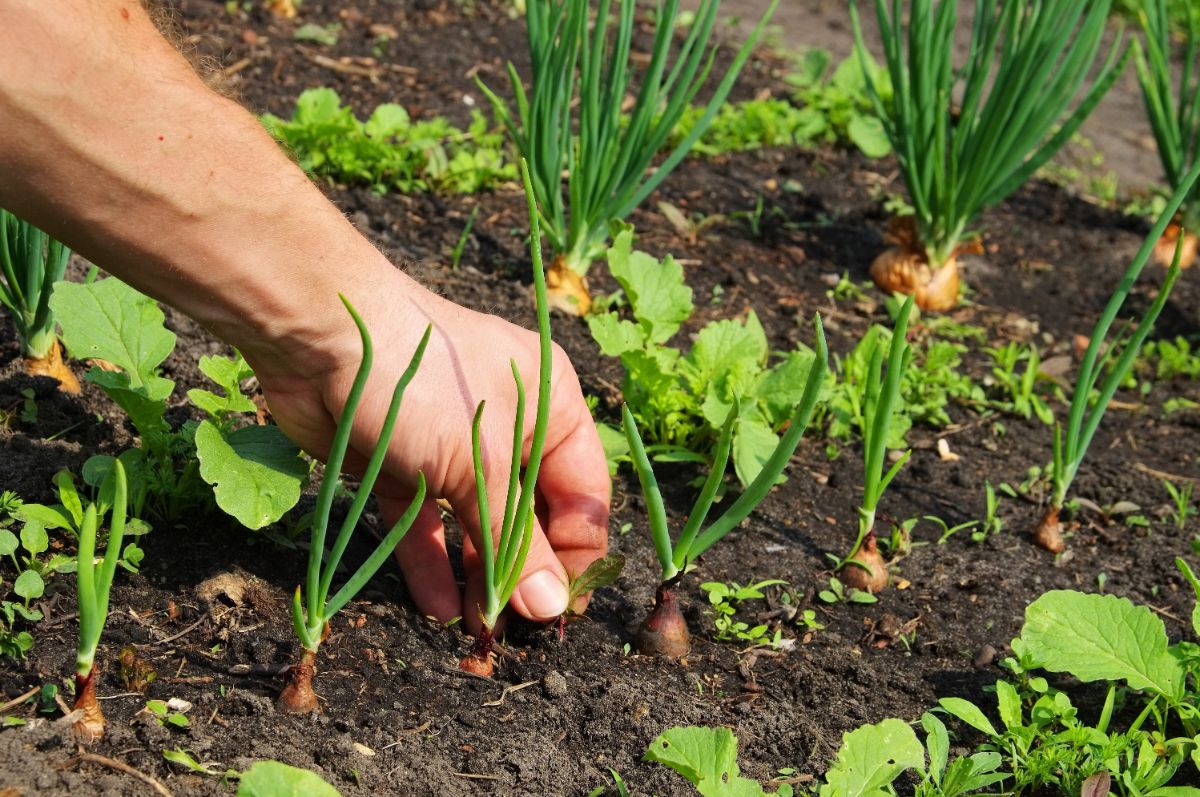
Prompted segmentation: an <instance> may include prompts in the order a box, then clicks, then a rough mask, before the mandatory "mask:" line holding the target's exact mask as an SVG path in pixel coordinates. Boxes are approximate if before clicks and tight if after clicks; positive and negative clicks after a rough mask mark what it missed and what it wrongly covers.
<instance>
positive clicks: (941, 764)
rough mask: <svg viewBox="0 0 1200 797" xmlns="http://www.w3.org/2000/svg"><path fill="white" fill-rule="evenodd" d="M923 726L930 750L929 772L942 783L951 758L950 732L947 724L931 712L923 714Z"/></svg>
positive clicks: (934, 779) (927, 747) (936, 780)
mask: <svg viewBox="0 0 1200 797" xmlns="http://www.w3.org/2000/svg"><path fill="white" fill-rule="evenodd" d="M921 727H923V728H924V729H925V734H926V735H925V747H926V749H928V750H929V772H930V775H932V777H933V782H934V783H938V784H940V783H941V782H942V775H943V774H945V772H946V762H947V761H948V760H949V758H950V734H949V733H947V731H946V725H945V724H944V723H943V722H942V721H941V720H940V719H938V718H937V717H935V716H934V715H933V714H930V713H929V712H925V713H924V714H922V715H921Z"/></svg>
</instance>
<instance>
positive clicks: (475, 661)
mask: <svg viewBox="0 0 1200 797" xmlns="http://www.w3.org/2000/svg"><path fill="white" fill-rule="evenodd" d="M521 178H522V180H523V181H524V183H525V202H526V205H527V207H528V210H529V249H530V254H531V256H532V258H533V288H534V296H535V297H536V299H537V325H538V341H539V347H538V352H539V358H538V399H537V409H536V410H535V415H534V424H533V439H532V441H531V442H530V446H529V459H528V461H527V463H526V465H525V478H524V479H522V478H521V450H522V448H523V443H524V434H525V385H524V383H523V382H522V381H521V373H520V371H519V370H518V369H517V363H516V362H515V361H510V363H509V364H510V365H511V367H512V374H513V381H514V382H516V386H517V412H516V417H515V418H514V419H513V453H512V466H511V467H510V468H509V471H508V491H507V495H506V498H505V501H504V515H503V516H502V518H501V522H500V529H499V534H493V529H492V523H491V517H492V516H491V513H490V506H489V504H488V495H487V482H486V479H485V477H484V469H483V451H482V446H481V444H480V437H479V430H480V424H481V423H482V420H483V406H484V402H482V401H481V402H479V406H478V407H477V408H476V409H475V420H474V422H473V423H472V424H471V456H472V460H473V462H474V465H475V496H476V499H477V501H478V506H479V530H480V534H481V537H482V540H481V544H480V549H479V557H480V560H481V565H482V568H483V590H484V592H483V605H482V606H480V607H478V608H479V615H480V619H481V620H482V625H483V628H482V630H481V631H480V632H479V636H478V637H477V638H476V640H475V644H474V645H473V646H472V647H471V650H470V652H469V653H467V655H466V656H465V657H464V658H463V659H462V661H460V662H459V664H458V666H459V668H460V669H462V670H464V671H466V672H471V673H475V674H476V675H483V676H491V674H492V671H493V670H494V668H495V662H494V658H495V636H494V632H495V628H496V623H497V622H498V621H499V620H500V613H501V612H503V611H504V607H505V606H506V605H508V600H509V598H511V597H512V594H513V591H514V590H516V588H517V580H518V579H519V578H520V577H521V571H522V570H523V569H524V567H525V559H526V558H527V556H528V555H529V545H530V543H531V542H532V540H533V531H534V523H535V517H534V503H533V498H534V489H535V488H536V486H537V477H538V471H539V470H540V469H541V465H542V451H543V449H544V447H545V443H546V426H547V424H548V423H549V420H550V362H551V349H550V306H549V304H548V302H547V299H546V274H545V271H544V267H543V263H542V232H541V229H540V226H539V224H538V212H537V205H536V204H535V201H536V200H535V194H534V190H533V186H532V184H531V177H530V171H529V164H528V163H526V162H525V161H524V160H522V161H521Z"/></svg>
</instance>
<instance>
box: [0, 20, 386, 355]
mask: <svg viewBox="0 0 1200 797" xmlns="http://www.w3.org/2000/svg"><path fill="white" fill-rule="evenodd" d="M0 206H4V207H6V208H8V209H10V210H12V211H13V212H15V213H17V214H18V215H21V216H23V217H25V218H27V219H28V220H30V221H31V222H33V223H35V224H37V225H38V226H40V227H43V228H44V229H46V230H47V231H49V232H50V233H51V234H53V235H55V236H56V237H58V238H60V239H61V240H63V241H64V242H66V243H68V244H69V245H71V246H72V247H73V248H75V249H76V250H77V251H79V252H80V253H81V254H83V255H84V256H86V257H88V258H89V259H90V260H92V261H93V262H95V263H97V264H99V265H100V266H101V267H103V268H104V269H105V270H107V271H110V272H111V273H113V274H115V275H117V276H119V277H121V278H122V279H124V280H126V281H127V282H129V283H131V284H133V285H135V286H136V287H138V288H139V289H141V290H143V291H145V292H146V293H149V294H150V295H152V296H155V297H156V298H158V299H160V300H162V301H165V302H167V303H168V304H171V305H172V306H174V307H177V308H178V309H180V310H182V311H183V312H185V313H187V314H189V315H191V316H192V317H193V318H196V319H197V320H198V321H199V322H200V323H201V324H203V325H204V326H206V327H207V328H208V329H209V330H210V331H211V332H213V333H214V334H216V335H217V336H218V337H221V338H223V339H224V340H227V341H229V342H231V343H233V344H235V345H238V346H241V347H242V348H243V349H248V350H249V351H248V356H250V355H252V354H256V355H257V357H255V358H253V359H264V358H267V357H270V356H272V354H273V353H274V350H277V349H282V348H285V347H289V346H295V345H302V344H303V343H304V342H305V341H312V340H318V339H320V338H322V337H324V336H328V335H329V334H330V333H331V331H330V330H329V329H328V328H327V326H328V324H330V323H344V321H343V319H344V317H345V315H344V312H343V311H341V309H340V306H339V305H338V304H337V298H336V293H337V292H338V291H349V290H350V289H351V288H354V287H357V288H358V289H359V290H360V291H361V290H362V289H363V288H364V286H370V285H371V284H372V282H373V281H376V280H379V281H382V280H386V282H387V283H388V284H389V286H390V288H391V289H393V290H394V288H395V285H396V275H395V274H394V273H392V270H391V267H390V266H389V265H388V264H387V262H386V260H384V258H383V257H382V256H381V255H380V254H379V253H378V252H377V251H376V250H375V249H374V248H373V247H371V246H370V244H369V243H368V242H367V241H365V240H364V239H363V238H362V237H361V236H360V235H358V233H357V232H356V231H355V230H354V228H353V227H352V226H351V225H350V224H349V223H348V222H347V221H346V219H345V218H343V217H342V215H341V214H340V213H339V212H337V210H336V209H335V208H333V206H332V205H330V204H329V202H328V201H327V200H326V199H325V198H324V197H323V196H322V195H321V193H320V191H318V190H317V189H316V188H315V187H314V186H313V185H312V184H311V183H310V182H309V180H308V178H307V177H306V176H305V175H304V173H303V172H302V171H301V170H300V169H298V168H297V167H296V166H295V165H294V164H293V163H291V161H290V160H289V159H288V158H287V157H286V156H285V155H284V154H283V153H282V152H281V151H280V149H279V148H278V147H277V146H276V144H275V143H274V142H273V141H272V140H271V138H270V136H269V135H267V133H266V132H265V131H264V130H263V129H262V127H261V126H260V125H259V124H258V122H257V120H255V119H254V117H253V116H251V115H250V114H249V113H247V112H246V111H245V110H243V109H242V108H240V107H239V106H238V105H236V104H235V103H233V102H230V101H229V100H226V99H224V98H222V97H220V96H219V95H217V94H216V93H214V92H212V91H210V90H209V89H208V88H207V87H206V86H205V85H204V84H203V83H202V82H201V81H200V79H199V78H198V77H197V76H196V75H195V74H194V72H193V71H192V69H191V67H190V66H189V65H188V64H187V63H186V61H185V60H184V59H183V58H182V57H181V56H180V55H179V54H178V53H176V52H175V51H174V50H173V49H172V48H171V46H170V45H169V44H168V43H167V42H166V40H165V39H163V38H162V37H161V36H160V35H159V34H158V32H157V31H156V30H155V28H154V26H153V24H152V22H151V21H150V19H149V18H148V17H147V16H146V14H145V13H144V12H143V11H142V10H141V9H140V7H139V5H138V4H137V2H135V0H62V1H61V2H55V3H53V4H47V3H44V2H42V0H0ZM351 292H352V293H354V292H357V291H351ZM331 319H332V320H331Z"/></svg>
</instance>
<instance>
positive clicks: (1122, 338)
mask: <svg viewBox="0 0 1200 797" xmlns="http://www.w3.org/2000/svg"><path fill="white" fill-rule="evenodd" d="M1197 177H1200V160H1198V161H1196V163H1194V164H1193V165H1192V167H1191V169H1190V170H1189V171H1188V173H1187V174H1186V175H1185V176H1184V178H1183V180H1182V181H1181V182H1180V183H1179V186H1178V188H1176V189H1175V193H1174V194H1173V195H1172V196H1171V198H1170V200H1168V201H1167V207H1166V209H1165V210H1164V211H1163V212H1162V215H1161V216H1159V219H1158V221H1157V222H1156V223H1155V224H1154V227H1153V229H1151V230H1150V235H1149V237H1148V238H1146V240H1145V242H1143V243H1142V246H1141V248H1140V249H1139V250H1138V252H1137V255H1136V256H1135V257H1134V258H1133V262H1132V263H1130V264H1129V268H1127V269H1126V270H1125V275H1124V276H1123V277H1121V282H1120V283H1119V284H1118V285H1117V289H1116V290H1115V291H1114V292H1113V295H1112V297H1111V298H1110V299H1109V300H1108V305H1107V306H1106V307H1105V308H1104V313H1103V315H1101V316H1100V320H1099V321H1097V322H1096V326H1095V328H1094V329H1093V330H1092V337H1091V342H1090V343H1089V344H1088V347H1087V352H1086V353H1085V354H1084V355H1083V361H1082V362H1081V363H1080V364H1079V375H1078V376H1077V377H1076V379H1075V390H1074V394H1073V395H1072V396H1071V410H1070V413H1069V414H1068V415H1067V426H1066V428H1065V429H1064V428H1063V427H1062V425H1061V424H1060V425H1058V426H1056V427H1055V430H1054V460H1053V462H1052V463H1051V468H1050V481H1051V495H1050V505H1049V506H1048V507H1047V508H1046V511H1045V514H1043V515H1042V519H1041V521H1040V522H1039V523H1038V525H1037V528H1036V529H1035V530H1034V535H1033V536H1034V541H1035V542H1037V544H1038V545H1040V546H1042V547H1043V548H1045V549H1046V550H1048V551H1051V552H1053V553H1058V552H1060V551H1062V550H1063V549H1064V548H1065V547H1066V542H1065V541H1064V540H1063V535H1062V522H1061V520H1060V519H1059V513H1060V512H1061V511H1062V507H1063V502H1064V501H1065V500H1066V497H1067V490H1069V489H1070V488H1071V482H1072V481H1074V479H1075V474H1076V473H1077V472H1078V471H1079V466H1080V464H1082V462H1083V456H1084V454H1086V453H1087V450H1088V446H1089V445H1091V442H1092V438H1093V437H1094V436H1095V434H1096V429H1097V428H1098V427H1099V426H1100V421H1101V419H1102V418H1103V417H1104V411H1105V409H1107V408H1108V402H1109V401H1110V400H1111V399H1112V397H1113V395H1114V394H1115V393H1116V392H1117V388H1118V387H1120V386H1121V383H1123V382H1124V381H1125V378H1126V376H1127V375H1128V374H1129V371H1130V369H1131V368H1132V367H1133V362H1134V360H1135V359H1136V358H1137V355H1138V352H1139V351H1140V350H1141V348H1142V343H1143V342H1144V341H1145V340H1146V337H1147V336H1148V335H1149V334H1150V330H1151V329H1152V328H1153V327H1154V321H1155V320H1156V319H1157V318H1158V314H1159V313H1161V312H1162V309H1163V307H1164V306H1165V305H1166V303H1167V297H1168V296H1169V295H1170V293H1171V288H1172V287H1173V286H1174V285H1175V280H1176V279H1177V278H1178V277H1179V268H1180V266H1179V259H1180V257H1181V255H1182V252H1183V241H1182V239H1179V240H1177V241H1176V247H1175V260H1174V262H1173V263H1172V264H1171V267H1170V269H1168V271H1167V275H1166V278H1165V279H1164V280H1163V284H1162V287H1161V288H1159V290H1158V296H1157V297H1155V299H1154V302H1153V303H1152V304H1151V305H1150V308H1149V309H1148V310H1146V314H1145V315H1144V316H1142V320H1141V321H1140V322H1138V325H1137V329H1135V330H1133V331H1132V332H1129V331H1128V330H1127V329H1123V330H1121V332H1119V333H1118V335H1117V339H1116V340H1114V341H1112V342H1111V343H1109V342H1108V341H1107V338H1108V332H1109V330H1110V329H1111V328H1112V325H1113V322H1114V321H1115V320H1116V317H1117V313H1119V312H1120V311H1121V306H1122V305H1123V304H1124V303H1125V299H1126V297H1128V296H1129V292H1130V291H1131V290H1132V289H1133V285H1134V283H1135V282H1137V279H1138V276H1139V275H1140V274H1141V273H1142V269H1143V268H1144V267H1145V265H1146V261H1147V260H1149V259H1150V255H1151V253H1152V252H1153V250H1154V247H1155V245H1156V243H1157V242H1158V240H1159V238H1160V237H1161V236H1162V234H1163V233H1164V232H1165V231H1166V229H1167V226H1168V225H1169V224H1170V223H1171V220H1172V219H1173V218H1174V216H1175V213H1176V212H1177V211H1178V210H1179V208H1180V206H1181V205H1182V204H1183V203H1184V201H1185V200H1186V199H1187V197H1188V196H1189V195H1190V194H1191V191H1192V188H1193V186H1195V185H1196V180H1197ZM1093 396H1095V399H1094V400H1093Z"/></svg>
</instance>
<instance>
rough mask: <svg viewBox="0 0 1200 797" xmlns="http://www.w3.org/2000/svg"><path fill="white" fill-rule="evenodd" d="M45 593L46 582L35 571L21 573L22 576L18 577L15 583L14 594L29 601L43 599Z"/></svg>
mask: <svg viewBox="0 0 1200 797" xmlns="http://www.w3.org/2000/svg"><path fill="white" fill-rule="evenodd" d="M45 591H46V582H45V581H42V577H41V576H39V575H38V574H37V573H36V572H35V571H33V570H23V571H21V575H19V576H17V580H16V581H15V582H14V583H13V592H15V593H17V594H18V595H20V596H21V597H22V598H24V599H25V600H27V601H31V600H34V599H36V598H40V597H42V594H43V593H44V592H45Z"/></svg>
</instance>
